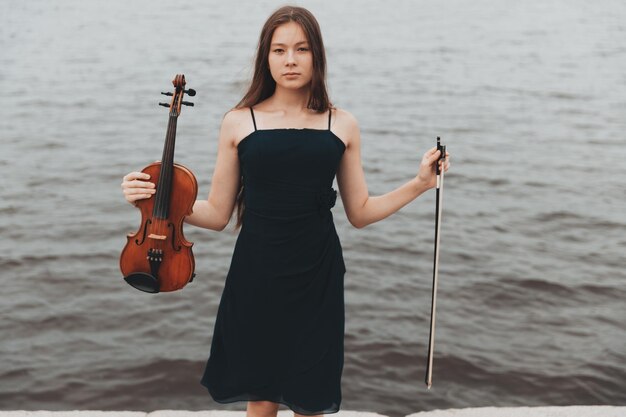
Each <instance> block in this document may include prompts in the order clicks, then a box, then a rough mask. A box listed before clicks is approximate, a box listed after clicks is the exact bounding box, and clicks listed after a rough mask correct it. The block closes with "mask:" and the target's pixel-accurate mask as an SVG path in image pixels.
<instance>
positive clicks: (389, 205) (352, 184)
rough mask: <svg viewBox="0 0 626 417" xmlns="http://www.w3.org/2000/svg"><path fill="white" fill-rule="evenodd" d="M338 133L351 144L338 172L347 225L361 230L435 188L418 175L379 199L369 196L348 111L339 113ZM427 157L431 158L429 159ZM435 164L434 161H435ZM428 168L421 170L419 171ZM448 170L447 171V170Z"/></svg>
mask: <svg viewBox="0 0 626 417" xmlns="http://www.w3.org/2000/svg"><path fill="white" fill-rule="evenodd" d="M337 113H338V114H337V118H336V120H337V122H336V124H337V125H338V126H337V128H336V129H334V130H336V131H338V132H340V133H339V135H343V136H345V139H346V142H347V144H348V146H347V148H346V150H345V151H344V155H343V157H342V159H341V162H340V164H339V169H338V170H337V184H338V186H339V192H340V194H341V201H342V202H343V206H344V210H345V212H346V215H347V217H348V221H349V222H350V224H352V225H353V226H354V227H356V228H358V229H361V228H363V227H365V226H367V225H369V224H372V223H376V222H378V221H380V220H382V219H384V218H386V217H388V216H390V215H391V214H393V213H395V212H396V211H398V210H400V209H401V208H402V207H404V206H405V205H407V204H408V203H410V202H411V201H413V200H415V199H416V198H417V197H418V196H419V195H420V194H422V193H423V192H424V191H426V190H428V189H430V188H432V187H433V186H432V184H431V181H430V179H428V180H424V178H423V177H424V175H423V173H422V175H421V177H420V175H416V176H415V177H414V178H413V179H411V180H410V181H407V182H406V183H404V184H402V185H401V186H400V187H398V188H396V189H395V190H393V191H390V192H388V193H386V194H383V195H380V196H370V195H369V191H368V188H367V184H366V182H365V174H364V173H363V167H362V164H361V134H360V130H359V126H358V122H357V120H356V119H355V118H354V116H353V115H352V114H350V113H349V112H347V111H345V110H341V109H338V110H337ZM427 154H428V156H427ZM431 155H432V149H431V150H429V151H428V152H426V154H425V155H424V159H423V161H422V163H423V164H428V163H429V161H431V159H432V157H431ZM433 161H434V160H433ZM426 168H428V167H426V166H425V167H422V166H420V170H424V169H426ZM446 170H447V169H446Z"/></svg>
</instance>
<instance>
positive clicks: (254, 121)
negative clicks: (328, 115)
mask: <svg viewBox="0 0 626 417" xmlns="http://www.w3.org/2000/svg"><path fill="white" fill-rule="evenodd" d="M250 114H252V123H254V130H256V120H254V112H253V111H252V106H250ZM328 126H330V123H329V124H328ZM329 129H330V127H329Z"/></svg>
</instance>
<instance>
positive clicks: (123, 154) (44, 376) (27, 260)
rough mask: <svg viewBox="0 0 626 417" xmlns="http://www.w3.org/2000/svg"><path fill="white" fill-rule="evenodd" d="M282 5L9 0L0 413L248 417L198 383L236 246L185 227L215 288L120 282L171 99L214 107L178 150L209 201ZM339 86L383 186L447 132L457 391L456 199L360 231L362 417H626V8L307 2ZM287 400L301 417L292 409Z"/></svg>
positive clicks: (350, 342) (3, 94) (189, 111)
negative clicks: (232, 414) (229, 134)
mask: <svg viewBox="0 0 626 417" xmlns="http://www.w3.org/2000/svg"><path fill="white" fill-rule="evenodd" d="M281 4H282V3H281V2H273V1H264V2H252V1H241V2H230V3H227V2H202V3H200V2H192V1H182V2H178V3H176V4H172V3H168V2H164V1H147V0H143V1H135V2H127V1H126V2H122V1H108V2H95V1H92V2H89V1H78V0H74V1H70V0H63V1H56V2H46V1H41V0H38V1H30V2H22V1H15V0H10V1H8V2H6V1H5V3H4V4H3V6H4V7H3V12H2V15H0V19H1V20H0V23H1V25H0V34H1V35H0V42H1V43H0V47H1V50H2V54H0V80H1V84H0V87H1V88H0V104H1V107H0V108H1V110H0V116H1V117H0V123H1V125H0V132H2V133H1V142H0V143H1V144H2V148H1V149H2V150H1V152H0V175H1V176H2V179H3V180H2V182H1V183H0V193H1V196H2V199H1V201H0V213H1V214H2V216H1V217H0V232H1V236H2V239H1V240H0V268H1V271H2V275H1V277H2V285H3V297H2V299H1V301H0V314H1V315H2V321H0V339H1V340H2V342H1V343H0V355H1V358H2V359H1V361H0V408H1V409H5V410H10V409H28V410H36V409H49V410H62V409H104V410H121V409H127V410H145V411H150V410H154V409H163V408H181V409H187V410H200V409H218V408H219V409H230V410H243V409H244V408H245V403H239V404H230V405H220V404H217V403H215V402H213V401H212V400H211V398H210V396H209V394H208V393H207V392H206V390H205V389H204V387H202V386H200V385H199V379H200V376H201V372H202V370H203V367H204V364H205V361H206V358H207V357H208V354H209V348H210V341H211V336H212V330H213V324H214V320H215V315H216V313H217V307H218V302H219V297H220V295H221V291H222V288H223V285H224V279H225V277H226V273H227V270H228V269H227V268H228V265H229V262H230V256H231V255H232V250H233V247H234V242H235V239H236V237H237V236H236V233H235V232H233V224H234V223H233V222H231V224H230V225H229V226H228V227H227V229H226V230H225V231H224V232H222V233H217V232H213V231H209V230H206V229H199V228H194V227H191V226H187V227H186V228H185V234H186V237H187V238H188V239H189V240H190V241H192V242H194V243H195V245H194V254H195V256H196V272H197V274H198V275H197V277H196V278H195V280H194V282H193V283H191V284H189V286H188V287H186V288H185V289H184V290H183V291H180V292H177V293H167V294H160V295H148V294H145V293H141V292H139V291H136V290H133V289H132V288H131V287H129V286H128V285H127V284H126V283H125V282H123V280H122V278H121V275H120V272H119V266H118V262H119V254H120V251H121V249H122V248H123V246H124V244H125V242H126V238H125V235H126V233H128V232H130V231H135V230H136V229H137V227H138V226H139V221H140V217H139V215H138V214H139V213H138V211H137V210H136V209H134V208H132V207H131V206H130V205H129V204H128V203H126V201H125V200H124V199H123V197H122V193H121V188H120V183H121V181H122V176H123V175H124V174H126V173H127V172H129V171H131V170H139V169H141V168H143V167H144V166H146V165H148V164H149V163H151V162H153V161H155V160H158V159H160V157H161V151H162V147H163V140H164V131H165V127H166V122H167V117H166V114H167V110H165V109H163V108H161V107H158V106H157V105H156V103H157V102H158V101H163V100H162V98H161V97H163V96H160V94H159V92H160V91H165V90H167V89H168V88H169V86H170V85H171V84H170V83H171V79H172V78H173V76H174V75H175V74H176V73H184V74H185V76H186V79H187V85H188V87H191V88H195V89H196V90H197V91H198V95H197V96H196V97H195V98H194V99H193V101H194V102H195V104H196V105H195V107H194V108H190V107H187V108H185V109H184V110H183V113H182V114H181V117H180V119H179V123H178V139H177V148H176V157H175V159H176V161H177V162H179V163H182V164H184V165H186V166H188V167H189V168H191V169H192V170H193V172H194V174H195V175H196V177H197V178H198V182H199V195H198V198H205V197H206V196H207V195H208V192H209V190H210V181H211V176H212V173H213V168H214V165H215V157H216V151H217V134H218V130H219V125H220V121H221V117H222V115H223V114H224V113H225V112H226V111H227V110H228V109H229V108H231V107H232V106H233V105H234V104H236V102H237V101H238V100H239V99H240V97H241V96H242V94H243V92H244V88H245V86H246V81H247V79H248V77H249V76H250V74H251V69H252V59H253V54H254V48H255V46H256V42H257V36H258V33H259V31H260V29H261V26H262V24H263V22H264V20H265V19H266V18H267V16H269V14H270V13H271V12H272V11H273V10H274V8H276V7H278V6H280V5H281ZM301 4H302V5H304V6H305V7H307V8H309V9H310V10H311V11H312V12H313V13H314V14H315V15H316V16H317V18H318V20H319V22H320V25H321V27H322V31H323V35H324V41H325V45H326V48H327V57H328V61H329V63H328V65H329V67H328V69H329V74H328V82H329V87H330V94H331V98H332V99H333V101H334V103H335V104H336V105H338V106H339V107H343V108H345V109H347V110H348V111H350V112H352V113H353V114H354V115H355V116H356V117H357V119H358V120H359V122H360V127H361V133H362V159H363V167H364V170H365V175H366V181H367V184H368V188H369V191H370V195H382V194H385V193H387V192H390V191H392V190H394V189H395V188H397V187H399V186H401V185H402V184H404V183H405V182H406V181H408V180H410V179H411V178H412V177H413V176H414V175H415V174H416V173H417V170H418V165H419V161H420V159H421V155H422V154H423V152H425V151H426V150H427V149H428V148H430V147H432V146H434V145H435V137H436V136H441V137H442V140H443V143H444V144H446V145H447V146H448V150H449V151H450V153H451V155H452V165H451V168H450V171H449V173H448V175H447V176H446V180H445V191H444V219H443V227H442V238H441V239H442V240H441V245H442V247H441V267H440V283H439V295H438V304H437V307H438V310H437V334H436V343H435V364H434V384H433V387H432V389H431V390H430V391H428V390H426V386H425V384H424V373H425V365H426V353H427V343H428V328H429V314H430V288H431V274H432V269H431V268H432V241H433V234H434V196H435V193H434V190H432V191H429V192H428V193H426V194H424V195H422V196H420V197H419V198H418V199H416V200H415V201H414V202H412V203H411V204H409V205H407V206H405V207H403V208H402V209H401V210H400V211H399V212H397V213H395V214H394V215H392V216H389V217H388V218H386V219H384V220H383V221H381V222H379V223H376V224H372V225H369V226H368V227H366V228H364V229H355V228H352V227H351V225H350V224H349V222H348V221H347V219H346V216H345V214H344V212H343V207H342V204H341V200H340V199H338V201H337V205H336V206H335V207H334V208H333V212H334V218H335V222H336V225H337V229H338V233H339V235H340V238H341V241H342V245H343V248H344V256H345V260H346V265H347V269H348V272H347V274H346V277H345V283H346V286H345V290H346V358H345V367H344V378H343V397H344V399H343V402H342V409H343V410H368V411H375V412H379V413H381V414H386V415H389V416H402V415H406V414H409V413H411V412H415V411H419V410H429V409H435V408H447V407H468V406H485V405H499V406H514V405H566V404H613V405H624V404H626V394H624V392H626V391H625V390H624V385H625V384H626V369H625V366H624V363H625V361H626V349H625V347H626V344H625V340H626V339H625V336H626V334H625V330H626V325H625V324H624V322H625V321H626V320H624V319H625V318H626V304H625V303H624V299H625V298H626V280H625V279H624V278H626V274H625V272H624V270H625V267H626V260H625V259H624V253H625V249H626V236H625V234H624V230H625V229H624V227H625V225H626V210H625V209H626V207H625V204H624V201H625V199H624V197H625V191H626V189H625V186H624V184H625V183H626V164H624V162H623V161H624V158H625V157H626V148H625V146H624V143H625V142H624V139H625V137H624V131H625V129H624V128H625V127H626V123H625V120H626V117H625V116H626V96H625V92H626V89H625V87H626V76H625V75H624V72H623V68H624V65H625V64H626V41H625V39H626V36H625V35H626V25H625V24H624V22H625V21H626V3H624V2H620V1H617V0H614V1H610V0H607V1H604V2H602V3H589V2H583V1H565V0H553V1H538V0H537V1H535V0H533V1H528V2H513V1H475V2H471V3H469V2H464V1H460V0H457V1H443V2H423V1H420V2H417V1H408V0H406V1H395V2H392V3H389V4H388V7H383V6H382V5H381V4H380V3H379V2H375V1H357V0H350V1H343V2H334V3H331V2H322V1H310V2H306V3H304V2H303V3H301ZM281 409H283V408H282V407H281Z"/></svg>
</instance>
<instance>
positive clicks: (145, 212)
mask: <svg viewBox="0 0 626 417" xmlns="http://www.w3.org/2000/svg"><path fill="white" fill-rule="evenodd" d="M184 85H185V79H184V75H177V76H176V78H175V79H174V86H175V87H176V93H162V94H165V95H171V96H173V98H172V103H171V105H170V116H169V123H168V128H167V133H166V140H165V147H164V150H163V158H162V160H161V161H156V162H154V163H152V164H150V165H148V166H147V167H145V168H144V169H143V170H142V172H145V173H146V174H148V175H150V181H152V182H154V184H155V188H156V193H154V194H153V195H151V196H150V197H149V198H144V199H140V200H137V201H136V202H135V204H136V206H137V207H138V208H139V210H140V211H141V224H140V226H139V229H138V230H137V231H136V232H134V233H128V234H127V236H126V240H127V241H126V245H125V247H124V249H123V250H122V253H121V255H120V269H121V271H122V275H123V276H124V280H125V281H126V282H127V283H128V284H130V285H131V286H133V287H134V288H136V289H138V290H141V291H144V292H148V293H159V292H169V291H176V290H179V289H181V288H183V287H184V286H185V285H187V283H189V282H191V281H193V277H194V276H195V273H194V269H195V261H194V257H193V252H192V246H193V243H192V242H189V241H188V240H187V239H185V236H184V234H183V221H184V218H185V217H186V216H188V215H190V214H191V213H193V205H194V203H195V201H196V197H197V194H198V183H197V181H196V178H195V176H194V175H193V173H192V172H191V170H189V169H188V168H186V167H184V166H183V165H180V164H177V163H174V143H175V137H176V122H177V119H178V114H179V112H180V106H181V104H185V105H193V104H192V103H188V102H183V101H182V96H183V93H184V92H187V90H184V88H183V87H184ZM188 91H189V95H195V91H194V90H191V89H190V90H188ZM159 104H161V105H163V104H164V103H159Z"/></svg>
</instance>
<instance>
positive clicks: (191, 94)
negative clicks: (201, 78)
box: [185, 88, 196, 97]
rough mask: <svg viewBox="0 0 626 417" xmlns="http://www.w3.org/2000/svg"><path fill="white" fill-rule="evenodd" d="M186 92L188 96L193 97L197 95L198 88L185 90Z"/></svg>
mask: <svg viewBox="0 0 626 417" xmlns="http://www.w3.org/2000/svg"><path fill="white" fill-rule="evenodd" d="M185 93H186V94H187V95H188V96H191V97H193V96H195V95H196V90H194V89H193V88H190V89H189V90H185Z"/></svg>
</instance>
